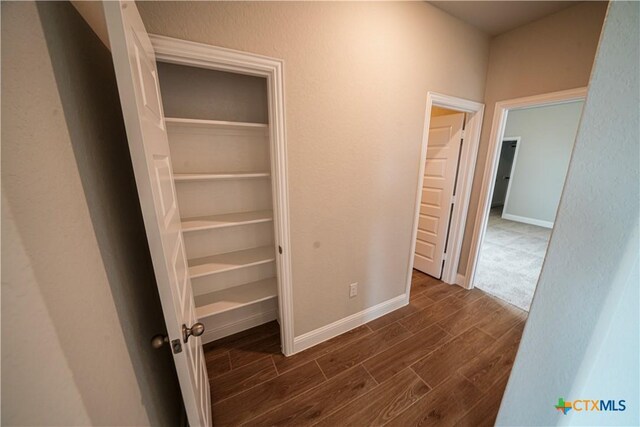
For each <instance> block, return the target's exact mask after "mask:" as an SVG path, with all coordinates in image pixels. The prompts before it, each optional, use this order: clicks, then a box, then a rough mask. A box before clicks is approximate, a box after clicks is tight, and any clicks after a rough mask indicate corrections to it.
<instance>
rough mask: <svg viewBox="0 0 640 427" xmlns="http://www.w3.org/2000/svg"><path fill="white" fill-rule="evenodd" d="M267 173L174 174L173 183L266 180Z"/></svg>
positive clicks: (268, 174) (268, 175)
mask: <svg viewBox="0 0 640 427" xmlns="http://www.w3.org/2000/svg"><path fill="white" fill-rule="evenodd" d="M270 176H271V174H270V173H269V172H232V173H174V174H173V179H174V181H175V182H190V181H219V180H229V179H252V178H268V177H270Z"/></svg>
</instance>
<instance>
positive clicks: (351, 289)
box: [349, 282, 358, 298]
mask: <svg viewBox="0 0 640 427" xmlns="http://www.w3.org/2000/svg"><path fill="white" fill-rule="evenodd" d="M356 295H358V282H356V283H352V284H350V285H349V298H353V297H355V296H356Z"/></svg>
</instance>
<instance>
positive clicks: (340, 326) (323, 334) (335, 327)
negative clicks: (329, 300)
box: [292, 294, 408, 354]
mask: <svg viewBox="0 0 640 427" xmlns="http://www.w3.org/2000/svg"><path fill="white" fill-rule="evenodd" d="M407 302H408V301H407V297H406V294H402V295H399V296H397V297H395V298H392V299H390V300H387V301H385V302H382V303H380V304H378V305H374V306H373V307H369V308H367V309H365V310H362V311H360V312H358V313H355V314H352V315H351V316H348V317H345V318H343V319H340V320H338V321H336V322H333V323H331V324H329V325H326V326H323V327H321V328H318V329H314V330H313V331H310V332H307V333H306V334H302V335H300V336H299V337H295V338H294V339H293V353H292V354H295V353H299V352H301V351H303V350H306V349H308V348H310V347H313V346H314V345H317V344H320V343H321V342H324V341H326V340H329V339H331V338H333V337H337V336H338V335H340V334H344V333H345V332H348V331H350V330H351V329H354V328H357V327H358V326H361V325H364V324H365V323H367V322H370V321H372V320H374V319H377V318H378V317H381V316H384V315H385V314H388V313H391V312H392V311H394V310H397V309H399V308H400V307H403V306H405V305H407Z"/></svg>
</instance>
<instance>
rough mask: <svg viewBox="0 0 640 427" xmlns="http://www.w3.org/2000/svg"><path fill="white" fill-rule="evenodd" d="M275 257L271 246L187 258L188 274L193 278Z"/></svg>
mask: <svg viewBox="0 0 640 427" xmlns="http://www.w3.org/2000/svg"><path fill="white" fill-rule="evenodd" d="M275 259H276V253H275V249H274V248H273V247H272V246H262V247H259V248H252V249H245V250H243V251H237V252H227V253H224V254H218V255H211V256H208V257H203V258H194V259H190V260H189V276H190V277H191V278H192V279H195V278H197V277H203V276H209V275H211V274H217V273H222V272H225V271H231V270H238V269H240V268H245V267H251V266H254V265H260V264H266V263H268V262H272V261H275Z"/></svg>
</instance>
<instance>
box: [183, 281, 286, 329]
mask: <svg viewBox="0 0 640 427" xmlns="http://www.w3.org/2000/svg"><path fill="white" fill-rule="evenodd" d="M277 296H278V283H277V281H276V278H275V277H272V278H270V279H264V280H260V281H257V282H252V283H247V284H245V285H240V286H234V287H233V288H228V289H223V290H221V291H216V292H211V293H208V294H204V295H199V296H197V297H195V301H196V315H197V317H198V319H202V318H203V317H209V316H213V315H216V314H220V313H224V312H225V311H230V310H234V309H237V308H240V307H244V306H247V305H250V304H255V303H258V302H261V301H265V300H268V299H270V298H275V297H277Z"/></svg>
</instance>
